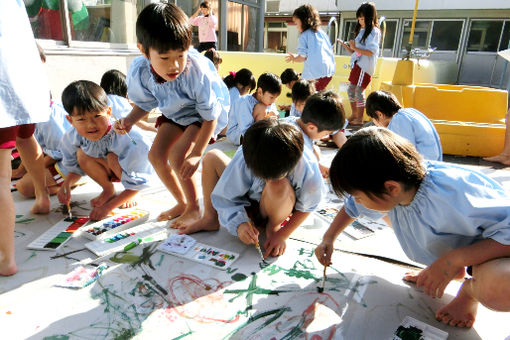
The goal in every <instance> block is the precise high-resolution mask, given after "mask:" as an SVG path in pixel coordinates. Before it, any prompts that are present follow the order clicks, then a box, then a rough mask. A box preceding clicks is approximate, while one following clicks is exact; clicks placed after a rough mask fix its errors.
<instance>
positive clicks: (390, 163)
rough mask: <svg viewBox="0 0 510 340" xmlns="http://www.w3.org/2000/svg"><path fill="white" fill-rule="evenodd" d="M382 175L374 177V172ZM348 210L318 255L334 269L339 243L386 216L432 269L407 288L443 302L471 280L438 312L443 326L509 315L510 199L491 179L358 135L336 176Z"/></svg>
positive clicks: (372, 133)
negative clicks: (484, 315)
mask: <svg viewBox="0 0 510 340" xmlns="http://www.w3.org/2000/svg"><path fill="white" fill-rule="evenodd" d="M374 169H376V170H374ZM330 178H331V184H332V186H333V189H334V190H335V192H336V193H337V194H341V195H344V194H346V196H347V198H346V201H345V205H344V206H343V208H342V209H341V210H340V212H339V213H338V215H337V216H336V217H335V219H334V220H333V222H332V223H331V226H330V227H329V229H328V231H327V232H326V233H325V234H324V237H323V241H322V243H321V244H320V245H319V246H318V247H317V249H316V250H315V254H316V256H317V257H318V259H319V261H320V262H321V263H322V264H324V265H329V264H331V254H332V251H333V242H334V240H335V238H336V237H337V236H338V235H339V234H340V233H341V232H342V230H344V229H345V227H346V226H347V225H349V224H350V223H352V222H353V221H354V220H355V219H356V218H357V217H358V216H359V215H360V214H365V213H367V211H365V209H364V208H368V209H372V213H371V215H372V217H373V210H375V211H380V212H382V213H387V214H388V216H389V218H390V220H391V225H392V226H393V229H394V231H395V234H396V236H397V238H398V240H399V242H400V245H401V246H402V248H403V250H404V252H405V253H406V255H407V256H408V257H409V258H410V259H412V260H414V261H417V262H420V263H423V264H426V265H427V267H426V268H425V269H424V270H422V271H421V272H420V273H418V274H415V273H412V274H410V273H408V274H406V276H405V277H404V280H406V281H409V282H415V283H416V285H417V286H418V287H423V288H424V291H425V293H426V294H428V295H430V296H432V297H441V296H442V295H443V292H444V290H445V288H446V286H447V285H448V283H449V282H450V281H451V280H453V279H460V278H463V277H464V275H465V268H466V267H468V273H469V274H470V275H471V276H472V277H471V278H468V279H466V280H465V281H464V283H463V285H462V287H461V289H460V291H459V292H458V293H457V296H456V297H455V298H454V299H453V300H452V301H451V302H450V303H449V304H448V305H446V306H444V307H442V308H441V309H439V310H438V311H437V312H436V318H437V320H439V321H441V322H443V323H446V324H449V325H451V326H458V327H472V325H473V322H474V321H475V316H476V311H477V308H478V302H480V303H482V304H483V305H484V306H486V307H487V308H490V309H493V310H496V311H506V312H508V311H510V271H509V268H510V258H509V257H510V199H509V196H508V193H507V192H505V190H503V188H502V187H501V186H500V185H499V184H498V183H497V182H495V181H493V180H492V179H490V178H488V177H486V176H484V175H483V174H481V173H478V172H476V171H474V170H470V169H467V168H463V167H460V166H457V165H453V164H448V163H442V162H436V161H423V160H422V157H421V156H420V154H419V153H418V152H417V151H416V149H415V148H414V146H413V145H412V144H411V143H410V142H409V141H408V140H406V139H404V138H402V137H400V136H399V135H397V134H395V133H394V132H392V131H390V130H388V129H385V128H377V127H373V128H366V129H362V130H360V131H358V132H357V133H356V134H355V135H353V136H351V138H350V139H348V140H347V142H346V143H345V144H344V146H343V147H342V148H341V149H340V150H339V151H338V153H337V154H336V156H335V158H334V159H333V162H332V164H331V169H330Z"/></svg>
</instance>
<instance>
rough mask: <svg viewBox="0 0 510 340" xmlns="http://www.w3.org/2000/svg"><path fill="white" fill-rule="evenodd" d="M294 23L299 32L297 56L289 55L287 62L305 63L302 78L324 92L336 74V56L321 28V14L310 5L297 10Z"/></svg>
mask: <svg viewBox="0 0 510 340" xmlns="http://www.w3.org/2000/svg"><path fill="white" fill-rule="evenodd" d="M292 21H293V22H294V23H295V24H296V26H297V29H298V31H299V33H300V34H299V40H298V47H297V54H292V53H289V55H288V56H287V57H285V60H286V61H287V62H290V61H293V62H304V65H303V72H302V73H301V78H303V79H306V80H309V81H313V82H315V88H316V89H317V91H321V90H324V89H325V88H326V86H327V85H328V84H329V82H330V81H331V78H332V77H333V74H335V69H336V65H335V55H334V53H333V46H332V45H331V42H330V41H329V37H328V35H327V34H326V33H325V32H324V31H323V30H322V29H321V28H320V25H321V19H320V16H319V12H318V11H317V10H316V9H315V8H314V7H313V6H312V5H310V4H306V5H303V6H300V7H298V8H296V10H295V11H294V13H293V14H292Z"/></svg>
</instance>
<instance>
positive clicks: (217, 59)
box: [204, 47, 223, 65]
mask: <svg viewBox="0 0 510 340" xmlns="http://www.w3.org/2000/svg"><path fill="white" fill-rule="evenodd" d="M204 56H205V57H207V58H208V59H209V60H210V61H212V63H213V64H214V65H217V64H221V63H222V62H223V59H221V55H220V53H219V52H218V51H216V49H214V48H212V47H211V48H210V49H208V50H207V51H205V53H204Z"/></svg>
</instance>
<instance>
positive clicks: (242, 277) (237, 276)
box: [232, 273, 247, 281]
mask: <svg viewBox="0 0 510 340" xmlns="http://www.w3.org/2000/svg"><path fill="white" fill-rule="evenodd" d="M246 278H247V276H246V275H244V274H243V273H237V274H234V275H232V280H234V281H243V280H245V279H246Z"/></svg>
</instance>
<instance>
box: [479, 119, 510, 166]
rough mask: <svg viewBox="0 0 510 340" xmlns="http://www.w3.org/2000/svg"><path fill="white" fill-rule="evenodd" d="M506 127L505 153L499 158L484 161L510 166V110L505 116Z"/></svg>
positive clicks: (493, 157)
mask: <svg viewBox="0 0 510 340" xmlns="http://www.w3.org/2000/svg"><path fill="white" fill-rule="evenodd" d="M505 126H506V128H505V144H504V145H503V151H502V152H501V153H500V154H499V155H497V156H492V157H484V158H483V160H484V161H488V162H496V163H501V164H503V165H506V166H510V109H509V110H508V111H507V113H506V115H505Z"/></svg>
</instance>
